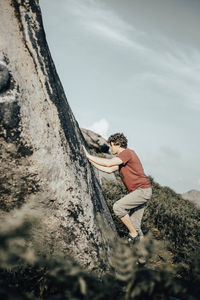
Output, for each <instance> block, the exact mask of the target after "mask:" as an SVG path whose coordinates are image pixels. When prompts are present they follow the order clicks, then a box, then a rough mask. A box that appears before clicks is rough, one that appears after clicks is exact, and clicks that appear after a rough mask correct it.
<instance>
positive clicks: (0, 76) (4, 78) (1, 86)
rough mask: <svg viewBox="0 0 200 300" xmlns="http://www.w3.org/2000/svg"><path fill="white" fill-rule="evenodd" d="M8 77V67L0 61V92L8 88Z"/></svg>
mask: <svg viewBox="0 0 200 300" xmlns="http://www.w3.org/2000/svg"><path fill="white" fill-rule="evenodd" d="M9 78H10V75H9V71H8V68H7V67H6V66H5V65H4V64H3V63H1V62H0V93H1V92H3V91H5V90H6V89H7V88H8V85H9V84H8V83H9Z"/></svg>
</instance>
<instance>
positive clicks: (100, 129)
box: [84, 118, 110, 139]
mask: <svg viewBox="0 0 200 300" xmlns="http://www.w3.org/2000/svg"><path fill="white" fill-rule="evenodd" d="M109 127H110V125H109V123H108V121H107V120H106V119H104V118H103V119H101V120H99V121H97V122H94V123H93V124H92V125H91V126H85V127H84V128H86V129H89V130H92V131H94V132H95V133H98V134H100V135H101V136H102V137H104V138H105V139H107V138H108V130H109Z"/></svg>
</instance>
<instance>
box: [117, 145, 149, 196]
mask: <svg viewBox="0 0 200 300" xmlns="http://www.w3.org/2000/svg"><path fill="white" fill-rule="evenodd" d="M118 157H119V158H120V159H121V160H122V162H123V163H122V164H121V165H119V171H120V175H121V178H122V181H123V183H124V184H125V186H126V187H127V189H128V191H129V192H133V191H134V190H136V189H137V188H139V187H140V188H149V187H151V186H150V183H149V180H148V178H147V177H146V175H145V174H144V170H143V167H142V164H141V162H140V160H139V158H138V156H137V154H136V153H135V152H134V151H133V150H131V149H128V148H127V149H125V150H123V151H122V152H120V153H119V154H118Z"/></svg>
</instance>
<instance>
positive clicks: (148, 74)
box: [67, 0, 200, 112]
mask: <svg viewBox="0 0 200 300" xmlns="http://www.w3.org/2000/svg"><path fill="white" fill-rule="evenodd" d="M67 2H68V6H67V10H68V11H69V12H70V13H71V14H72V15H73V16H74V17H76V18H77V20H76V21H77V22H80V24H81V26H80V28H81V30H84V31H85V32H87V33H89V34H93V35H94V36H96V37H97V38H99V37H101V38H103V39H105V41H109V42H110V43H113V45H114V46H115V45H116V43H117V44H118V46H120V47H121V49H130V51H131V56H134V57H135V58H137V59H138V61H140V62H141V63H140V64H142V65H144V68H143V72H142V73H141V72H138V73H137V72H136V70H134V75H133V76H132V77H131V78H130V80H128V81H126V83H124V87H125V88H126V87H130V88H131V87H132V88H133V87H134V86H135V85H136V84H137V85H138V86H140V87H142V86H145V87H147V88H148V87H150V88H151V90H152V89H153V90H154V91H157V90H159V89H162V91H163V94H165V93H168V94H169V93H170V94H171V95H172V96H173V97H171V99H172V100H174V99H176V101H180V105H183V104H184V106H185V107H186V108H189V109H192V110H195V111H197V112H198V111H200V100H199V94H200V68H199V61H200V52H199V51H198V50H196V49H193V48H192V47H190V46H188V47H186V46H184V49H185V50H183V47H182V45H180V44H178V43H177V42H175V41H174V40H172V39H169V38H167V37H166V36H161V35H159V34H156V35H153V34H151V37H150V36H149V34H148V33H146V32H143V31H141V30H138V29H137V28H135V27H134V26H133V25H130V24H129V23H127V22H126V21H125V20H124V19H122V17H121V16H119V15H118V14H117V13H116V12H114V11H113V10H111V9H109V8H108V6H106V5H105V4H103V3H102V2H100V1H96V0H85V1H81V0H73V1H72V0H68V1H67ZM141 69H142V68H141ZM126 80H127V78H126ZM121 86H123V83H122V85H121ZM161 96H162V94H161ZM161 101H162V97H161Z"/></svg>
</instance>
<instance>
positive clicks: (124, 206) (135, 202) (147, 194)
mask: <svg viewBox="0 0 200 300" xmlns="http://www.w3.org/2000/svg"><path fill="white" fill-rule="evenodd" d="M151 196H152V189H151V188H145V189H142V188H138V189H136V190H135V191H133V192H131V193H129V194H128V195H126V196H124V197H123V198H121V199H120V200H118V201H116V202H115V203H114V205H113V211H114V213H115V215H116V216H117V217H119V218H120V219H121V218H122V217H124V216H125V215H127V214H129V215H130V218H131V222H132V224H133V227H134V228H135V230H136V231H137V232H138V234H139V235H140V236H143V232H142V230H141V222H142V217H143V214H144V209H145V206H146V204H147V201H148V200H150V199H151Z"/></svg>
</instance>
